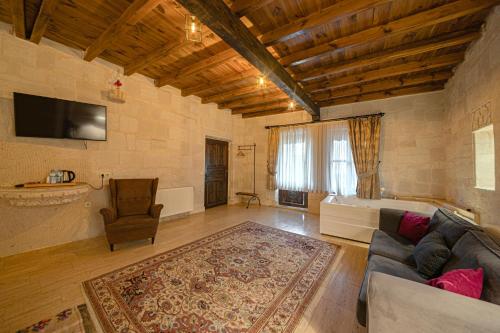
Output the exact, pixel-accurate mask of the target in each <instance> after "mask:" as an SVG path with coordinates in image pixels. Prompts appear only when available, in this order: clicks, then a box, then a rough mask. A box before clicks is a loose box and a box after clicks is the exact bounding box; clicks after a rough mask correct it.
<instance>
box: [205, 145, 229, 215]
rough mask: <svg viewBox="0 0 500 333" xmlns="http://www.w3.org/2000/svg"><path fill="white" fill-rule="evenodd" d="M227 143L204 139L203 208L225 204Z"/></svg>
mask: <svg viewBox="0 0 500 333" xmlns="http://www.w3.org/2000/svg"><path fill="white" fill-rule="evenodd" d="M227 170H228V143H227V142H225V141H218V140H213V139H206V145H205V208H210V207H215V206H219V205H226V204H227V184H228V181H227V176H228V173H227Z"/></svg>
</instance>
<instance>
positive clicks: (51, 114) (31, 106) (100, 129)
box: [14, 92, 107, 141]
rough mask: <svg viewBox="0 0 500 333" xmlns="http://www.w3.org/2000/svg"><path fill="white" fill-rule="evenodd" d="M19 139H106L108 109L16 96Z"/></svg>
mask: <svg viewBox="0 0 500 333" xmlns="http://www.w3.org/2000/svg"><path fill="white" fill-rule="evenodd" d="M14 118H15V127H16V136H27V137H37V138H58V139H78V140H96V141H105V140H106V120H107V117H106V107H105V106H102V105H95V104H87V103H80V102H73V101H67V100H63V99H56V98H49V97H42V96H34V95H27V94H21V93H16V92H15V93H14Z"/></svg>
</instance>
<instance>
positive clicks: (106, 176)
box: [99, 171, 111, 181]
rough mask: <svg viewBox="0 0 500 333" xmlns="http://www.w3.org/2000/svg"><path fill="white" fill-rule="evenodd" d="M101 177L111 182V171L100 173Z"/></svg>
mask: <svg viewBox="0 0 500 333" xmlns="http://www.w3.org/2000/svg"><path fill="white" fill-rule="evenodd" d="M99 176H100V177H102V176H104V181H106V180H109V178H111V171H101V172H99Z"/></svg>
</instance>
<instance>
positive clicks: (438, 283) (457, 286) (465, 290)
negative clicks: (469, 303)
mask: <svg viewBox="0 0 500 333" xmlns="http://www.w3.org/2000/svg"><path fill="white" fill-rule="evenodd" d="M483 276H484V274H483V269H482V268H481V267H479V268H478V269H455V270H452V271H449V272H446V273H444V274H443V275H441V276H440V277H437V278H435V279H432V280H429V281H427V284H428V285H429V286H433V287H436V288H439V289H444V290H448V291H451V292H453V293H457V294H460V295H464V296H468V297H472V298H477V299H479V298H480V297H481V292H482V291H483Z"/></svg>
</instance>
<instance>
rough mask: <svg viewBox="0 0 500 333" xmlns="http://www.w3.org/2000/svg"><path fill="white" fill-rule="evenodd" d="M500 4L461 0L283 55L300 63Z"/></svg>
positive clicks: (289, 61)
mask: <svg viewBox="0 0 500 333" xmlns="http://www.w3.org/2000/svg"><path fill="white" fill-rule="evenodd" d="M495 4H498V0H458V1H454V2H452V3H448V4H445V5H442V6H439V7H436V8H433V9H430V10H426V11H423V12H420V13H417V14H414V15H411V16H407V17H403V18H401V19H398V20H394V21H391V22H389V23H387V24H382V25H378V26H375V27H371V28H368V29H365V30H362V31H360V32H357V33H354V34H351V35H348V36H343V37H340V38H337V39H334V40H332V41H329V42H326V43H322V44H319V45H315V46H313V47H310V48H306V49H304V50H301V51H298V52H294V53H292V54H290V55H288V56H285V57H282V58H281V59H280V63H281V64H282V65H284V66H289V65H297V64H301V63H304V62H307V61H310V60H312V59H314V58H317V57H320V56H323V55H325V54H328V53H330V52H334V51H336V50H340V49H344V48H347V47H353V46H357V45H361V44H364V43H366V42H367V41H375V40H380V39H383V38H387V37H391V36H395V35H400V34H405V33H409V32H412V31H416V30H419V29H422V28H424V27H427V26H431V25H436V24H438V23H441V22H446V21H450V20H453V19H456V18H459V17H462V16H466V15H471V14H473V13H476V12H478V11H480V10H483V9H485V8H489V7H492V6H494V5H495Z"/></svg>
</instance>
